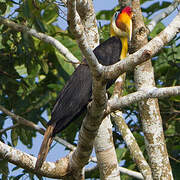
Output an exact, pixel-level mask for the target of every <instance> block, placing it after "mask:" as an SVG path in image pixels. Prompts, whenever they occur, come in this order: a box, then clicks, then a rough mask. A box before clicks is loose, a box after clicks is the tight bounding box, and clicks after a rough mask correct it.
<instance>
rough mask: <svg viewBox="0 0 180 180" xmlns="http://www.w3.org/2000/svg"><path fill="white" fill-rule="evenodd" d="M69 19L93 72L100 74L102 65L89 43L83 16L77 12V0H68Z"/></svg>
mask: <svg viewBox="0 0 180 180" xmlns="http://www.w3.org/2000/svg"><path fill="white" fill-rule="evenodd" d="M68 21H69V26H70V29H71V31H72V33H73V34H74V36H75V38H76V40H77V42H78V44H79V47H80V49H81V51H82V53H83V55H84V56H85V57H86V59H87V61H88V64H89V66H90V69H91V71H92V73H93V74H94V75H97V76H98V75H99V70H100V67H101V65H100V64H99V63H98V60H97V58H96V56H95V55H94V53H93V51H92V49H91V47H89V45H88V41H87V38H86V35H85V32H84V27H83V24H82V22H81V18H80V16H79V14H78V13H77V6H76V0H72V1H68Z"/></svg>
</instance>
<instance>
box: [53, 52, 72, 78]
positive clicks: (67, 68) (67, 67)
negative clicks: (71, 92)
mask: <svg viewBox="0 0 180 180" xmlns="http://www.w3.org/2000/svg"><path fill="white" fill-rule="evenodd" d="M55 53H56V55H57V58H58V62H59V64H60V65H61V66H62V68H63V69H64V71H66V72H67V73H68V74H69V75H71V74H72V73H73V72H74V67H73V65H72V64H71V63H68V62H66V61H65V58H64V56H62V55H61V54H60V53H59V52H58V51H57V50H55Z"/></svg>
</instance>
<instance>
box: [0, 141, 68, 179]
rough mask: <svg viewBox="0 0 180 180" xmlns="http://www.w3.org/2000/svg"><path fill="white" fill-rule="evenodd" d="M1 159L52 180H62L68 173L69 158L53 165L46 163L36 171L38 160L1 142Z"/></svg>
mask: <svg viewBox="0 0 180 180" xmlns="http://www.w3.org/2000/svg"><path fill="white" fill-rule="evenodd" d="M0 158H2V159H5V160H7V161H8V162H11V163H13V164H15V165H17V166H18V167H21V168H23V169H26V170H28V171H30V172H32V173H38V174H39V175H42V176H45V177H50V178H62V177H63V176H65V175H66V174H67V173H68V162H69V158H68V156H67V157H64V158H62V159H61V160H59V161H57V162H55V163H51V162H45V163H44V164H43V166H42V168H41V169H40V170H38V172H37V170H36V169H35V163H36V160H37V158H36V157H33V156H31V155H29V154H26V153H24V152H22V151H20V150H17V149H15V148H13V147H10V146H8V145H6V144H4V143H3V142H1V141H0Z"/></svg>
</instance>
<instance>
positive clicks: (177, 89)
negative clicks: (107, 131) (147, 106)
mask: <svg viewBox="0 0 180 180" xmlns="http://www.w3.org/2000/svg"><path fill="white" fill-rule="evenodd" d="M179 94H180V86H174V87H166V88H156V87H154V88H151V89H148V88H147V89H143V90H139V91H137V92H134V93H131V94H128V95H126V96H123V97H121V98H117V97H114V98H111V99H110V100H109V101H108V107H107V111H106V113H105V114H109V113H111V112H114V111H116V110H119V109H122V108H123V107H126V106H129V105H131V104H134V103H137V102H139V101H141V100H144V99H148V98H161V97H168V96H176V95H179Z"/></svg>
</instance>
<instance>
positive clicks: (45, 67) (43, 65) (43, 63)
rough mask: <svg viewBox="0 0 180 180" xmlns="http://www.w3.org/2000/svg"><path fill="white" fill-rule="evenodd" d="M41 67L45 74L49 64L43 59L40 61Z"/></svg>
mask: <svg viewBox="0 0 180 180" xmlns="http://www.w3.org/2000/svg"><path fill="white" fill-rule="evenodd" d="M42 69H43V71H44V73H45V74H47V73H48V72H49V66H48V64H47V62H46V61H45V60H44V61H42Z"/></svg>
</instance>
